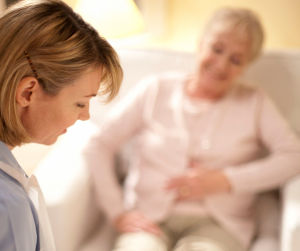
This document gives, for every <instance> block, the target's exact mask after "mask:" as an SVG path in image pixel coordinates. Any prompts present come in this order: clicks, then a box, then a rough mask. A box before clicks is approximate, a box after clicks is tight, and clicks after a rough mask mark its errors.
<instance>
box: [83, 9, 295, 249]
mask: <svg viewBox="0 0 300 251" xmlns="http://www.w3.org/2000/svg"><path fill="white" fill-rule="evenodd" d="M262 43H263V29H262V27H261V24H260V22H259V20H258V18H257V17H256V15H255V14H254V13H252V12H251V11H249V10H247V9H234V8H223V9H220V10H219V11H217V12H216V13H215V14H214V15H213V17H212V19H211V20H210V22H209V23H208V24H207V26H206V29H205V30H204V34H203V37H202V39H201V41H200V43H199V46H198V48H199V51H198V65H197V67H196V71H195V72H194V73H193V74H191V73H179V72H176V73H167V74H162V75H159V76H150V77H148V78H147V79H145V80H143V81H142V82H141V83H140V84H139V86H138V87H137V88H136V89H134V90H133V91H132V92H131V94H129V96H128V97H127V98H126V99H124V100H123V101H122V102H120V103H119V105H118V106H117V107H115V109H114V111H113V112H112V113H110V114H109V117H108V119H107V120H106V121H105V123H104V125H103V126H102V127H101V128H100V133H99V135H97V136H96V137H94V138H93V139H92V141H91V143H90V146H89V148H88V149H87V150H86V157H87V161H88V163H89V166H90V168H91V171H92V174H93V175H92V177H93V179H94V183H95V187H96V192H97V200H98V202H99V205H100V207H101V209H103V210H104V211H105V213H106V215H107V216H108V217H109V219H110V220H111V222H112V223H113V225H114V226H115V228H116V230H118V232H119V236H118V238H117V240H116V242H115V246H114V248H113V250H114V251H127V250H128V251H129V250H130V251H144V250H145V251H146V250H147V251H148V250H149V251H150V250H151V251H152V250H153V251H154V250H156V251H165V250H176V251H181V250H206V251H241V250H246V249H247V248H248V247H249V244H250V242H251V240H252V238H253V236H254V234H255V231H254V229H255V228H254V214H253V211H254V205H255V201H256V196H257V194H258V193H259V192H262V191H268V190H271V189H274V188H276V187H278V186H280V185H281V184H283V183H284V182H285V181H286V180H287V179H288V178H290V177H291V176H293V175H294V174H296V173H298V172H299V171H300V145H299V142H298V141H297V139H296V137H295V135H294V134H293V132H292V131H291V129H290V128H289V126H288V125H287V123H286V122H285V120H284V119H283V118H282V116H281V115H280V114H279V112H278V111H277V109H276V108H275V107H274V106H273V104H272V102H271V101H270V100H269V99H268V98H267V97H266V95H265V94H263V93H262V92H261V91H259V90H256V89H255V88H253V87H249V86H246V85H244V84H243V83H241V82H240V81H239V80H238V77H239V76H240V75H241V74H242V72H243V71H244V69H245V67H246V66H247V65H248V64H249V63H250V62H251V61H253V60H254V59H255V58H256V57H257V56H258V55H259V53H260V51H261V46H262ZM133 136H135V137H134V138H135V140H134V143H133V150H132V156H131V160H130V167H129V174H128V176H127V178H126V181H125V192H124V196H123V192H122V188H121V187H120V186H119V184H118V182H117V179H116V177H115V174H114V170H113V156H114V154H115V153H116V152H117V151H118V150H119V149H120V147H121V145H122V144H123V143H124V142H125V141H127V140H128V139H130V138H132V137H133ZM265 150H268V155H267V156H263V155H262V153H263V152H265Z"/></svg>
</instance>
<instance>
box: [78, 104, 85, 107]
mask: <svg viewBox="0 0 300 251" xmlns="http://www.w3.org/2000/svg"><path fill="white" fill-rule="evenodd" d="M77 106H78V107H79V108H84V107H85V105H82V104H77Z"/></svg>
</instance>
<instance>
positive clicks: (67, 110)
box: [21, 69, 102, 145]
mask: <svg viewBox="0 0 300 251" xmlns="http://www.w3.org/2000/svg"><path fill="white" fill-rule="evenodd" d="M101 76H102V70H101V69H99V70H96V71H93V72H89V73H86V74H84V75H83V76H81V77H80V78H79V79H78V80H77V81H76V82H75V83H74V84H73V85H70V86H67V87H65V88H63V89H62V90H61V91H60V92H59V94H58V95H56V96H49V95H47V94H45V93H44V92H43V91H41V92H38V93H36V94H35V95H34V96H33V97H32V99H33V103H32V105H31V106H28V108H27V110H26V111H25V112H23V113H22V114H21V121H22V124H23V126H24V127H25V129H26V130H27V132H28V133H29V134H30V135H31V136H32V137H33V142H34V143H39V144H45V145H51V144H53V143H55V142H56V140H57V138H58V136H60V135H61V134H64V133H66V132H67V128H68V127H70V126H71V125H73V124H74V123H75V122H76V121H77V120H87V119H89V118H90V114H89V101H90V99H91V98H92V97H94V96H95V95H96V94H97V92H98V90H99V86H100V82H101Z"/></svg>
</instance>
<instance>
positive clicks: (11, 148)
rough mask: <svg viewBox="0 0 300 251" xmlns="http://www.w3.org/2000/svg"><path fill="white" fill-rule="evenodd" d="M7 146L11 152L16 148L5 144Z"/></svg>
mask: <svg viewBox="0 0 300 251" xmlns="http://www.w3.org/2000/svg"><path fill="white" fill-rule="evenodd" d="M5 145H6V146H7V147H8V149H9V150H11V151H12V150H13V149H14V148H15V147H14V146H10V145H8V144H6V143H5Z"/></svg>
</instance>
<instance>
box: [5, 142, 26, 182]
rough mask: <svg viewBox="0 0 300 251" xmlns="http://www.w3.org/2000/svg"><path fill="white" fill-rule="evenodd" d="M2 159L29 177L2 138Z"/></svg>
mask: <svg viewBox="0 0 300 251" xmlns="http://www.w3.org/2000/svg"><path fill="white" fill-rule="evenodd" d="M0 161H2V162H4V163H5V164H7V165H9V166H11V167H12V168H14V169H16V170H18V171H20V172H21V173H23V174H25V175H26V177H27V174H26V173H25V172H24V170H23V169H22V168H21V167H20V165H19V163H18V161H17V160H16V158H15V157H14V155H13V154H12V152H11V151H10V150H9V148H8V147H7V145H6V144H5V143H4V142H3V141H1V140H0Z"/></svg>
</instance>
